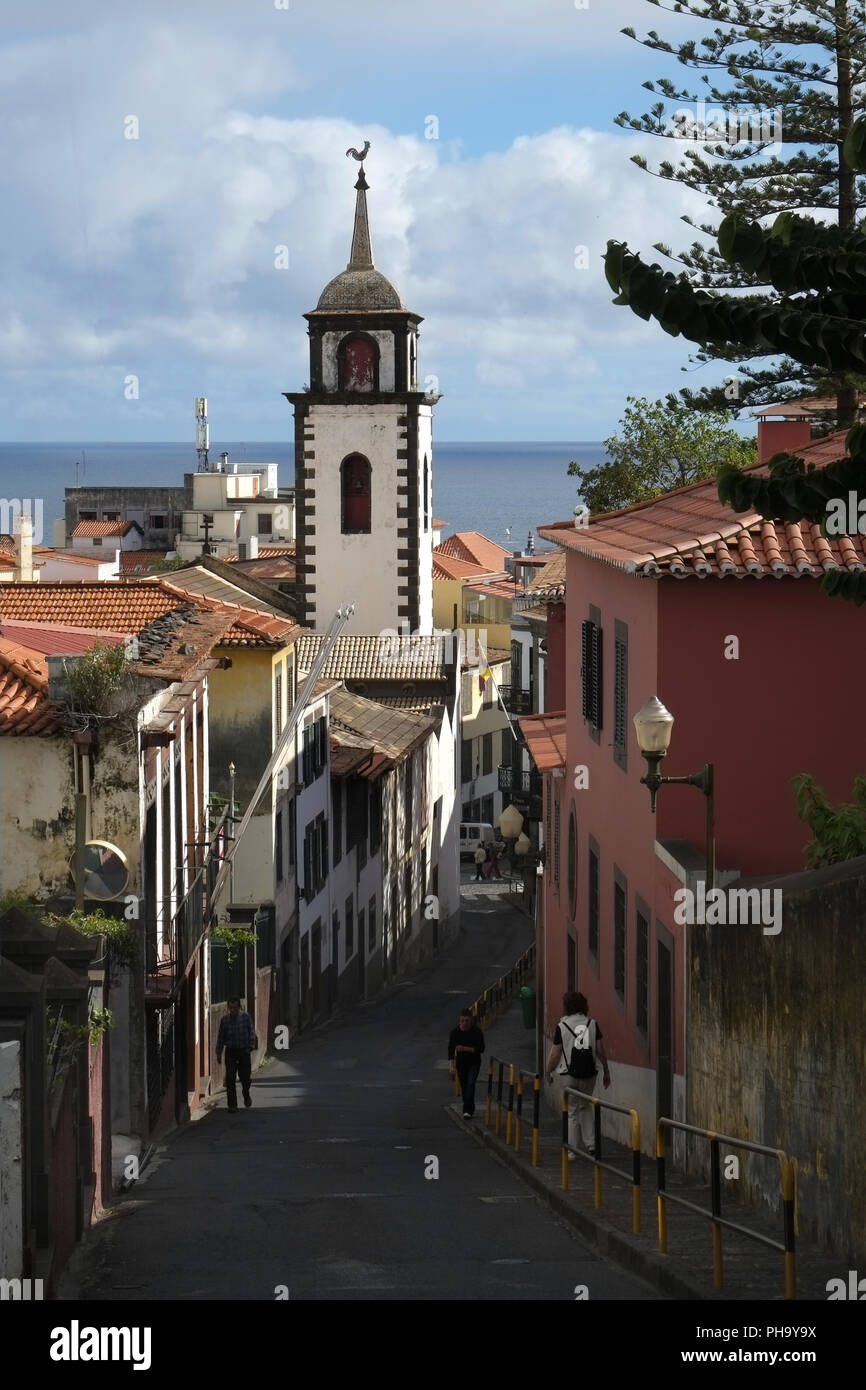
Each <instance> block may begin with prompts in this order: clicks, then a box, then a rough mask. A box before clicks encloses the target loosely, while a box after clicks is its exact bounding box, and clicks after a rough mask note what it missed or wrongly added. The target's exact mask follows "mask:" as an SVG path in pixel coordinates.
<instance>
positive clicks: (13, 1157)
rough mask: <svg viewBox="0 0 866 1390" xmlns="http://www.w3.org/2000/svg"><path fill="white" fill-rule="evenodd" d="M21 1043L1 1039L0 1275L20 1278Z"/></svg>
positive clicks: (21, 1221) (21, 1211)
mask: <svg viewBox="0 0 866 1390" xmlns="http://www.w3.org/2000/svg"><path fill="white" fill-rule="evenodd" d="M21 1168H22V1162H21V1045H20V1043H19V1042H17V1041H16V1040H14V1039H13V1040H10V1041H9V1042H0V1278H2V1279H20V1278H21V1276H22V1275H23V1273H24V1271H23V1269H22V1252H23V1245H24V1230H23V1218H24V1209H23V1205H22V1191H21Z"/></svg>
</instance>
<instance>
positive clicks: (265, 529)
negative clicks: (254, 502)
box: [256, 512, 274, 536]
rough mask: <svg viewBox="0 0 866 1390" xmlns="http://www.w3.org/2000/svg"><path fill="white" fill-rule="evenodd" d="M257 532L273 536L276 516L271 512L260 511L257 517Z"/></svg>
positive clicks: (261, 534)
mask: <svg viewBox="0 0 866 1390" xmlns="http://www.w3.org/2000/svg"><path fill="white" fill-rule="evenodd" d="M256 533H257V534H258V535H260V536H272V535H273V533H274V518H273V517H272V516H271V514H270V512H259V514H258V516H257V517H256Z"/></svg>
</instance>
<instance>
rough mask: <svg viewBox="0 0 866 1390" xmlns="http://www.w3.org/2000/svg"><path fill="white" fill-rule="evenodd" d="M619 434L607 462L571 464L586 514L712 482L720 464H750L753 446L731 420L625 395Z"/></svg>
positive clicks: (678, 404) (610, 445)
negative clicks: (594, 465) (591, 465)
mask: <svg viewBox="0 0 866 1390" xmlns="http://www.w3.org/2000/svg"><path fill="white" fill-rule="evenodd" d="M627 400H628V406H627V408H626V412H625V415H624V416H623V418H622V420H621V422H620V425H621V432H620V433H618V434H613V435H611V437H610V438H609V439H606V440H605V441H604V447H605V449H606V451H607V455H608V459H609V462H608V463H604V464H601V465H600V466H599V467H598V468H586V469H584V468H581V466H580V464H578V463H570V464H569V465H568V471H569V473H570V474H571V476H572V477H575V478H577V479H578V489H579V492H580V495H581V497H582V499H583V502H584V505H585V506H586V507H588V508H589V510H590V512H593V513H599V512H615V511H619V509H620V508H621V507H628V506H630V505H631V504H632V502H644V501H646V500H647V499H648V498H650V497H657V496H658V495H659V493H661V492H670V491H671V490H672V489H673V488H677V487H685V485H686V483H694V482H697V481H699V480H700V479H701V478H714V477H715V476H716V474H717V473H718V471H719V467H720V465H721V464H723V463H727V464H734V465H742V464H748V463H754V461H755V443H754V441H753V440H750V439H742V438H741V437H740V435H738V434H737V432H736V430H733V429H731V427H730V422H729V417H728V416H727V415H725V416H719V415H715V416H713V415H708V414H703V413H701V412H699V411H694V410H689V409H688V407H687V406H684V405H683V404H682V403H681V402H678V401H673V402H669V403H668V404H667V405H666V404H665V403H664V401H653V402H650V401H648V400H646V398H645V397H638V396H629V397H628V398H627Z"/></svg>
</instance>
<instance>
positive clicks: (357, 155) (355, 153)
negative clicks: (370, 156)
mask: <svg viewBox="0 0 866 1390" xmlns="http://www.w3.org/2000/svg"><path fill="white" fill-rule="evenodd" d="M369 149H370V141H369V140H365V141H364V148H363V149H362V150H355V149H351V148H350V149H348V150H346V158H347V159H348V158H349V155H351V156H352V158H353V159H357V161H358V163H359V164H363V162H364V160H365V159H366V158H367V153H368V151H369Z"/></svg>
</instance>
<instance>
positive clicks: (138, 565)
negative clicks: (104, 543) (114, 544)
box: [120, 550, 171, 576]
mask: <svg viewBox="0 0 866 1390" xmlns="http://www.w3.org/2000/svg"><path fill="white" fill-rule="evenodd" d="M168 554H169V551H167V550H121V552H120V573H121V574H123V575H129V576H132V575H134V574H154V573H159V572H160V571H155V570H154V568H153V566H154V565H155V564H157V563H158V562H159V561H160V560H164V559H165V558H166V556H167V555H168ZM169 573H171V571H169Z"/></svg>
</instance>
